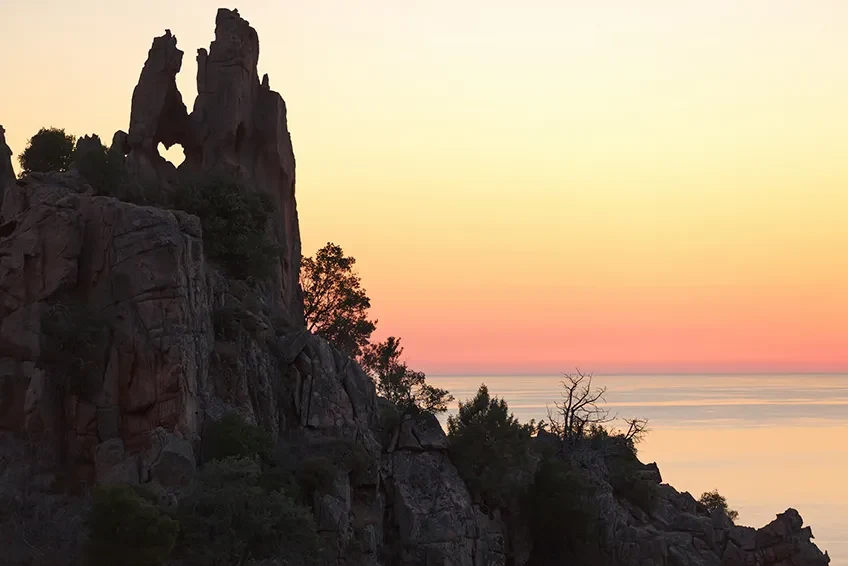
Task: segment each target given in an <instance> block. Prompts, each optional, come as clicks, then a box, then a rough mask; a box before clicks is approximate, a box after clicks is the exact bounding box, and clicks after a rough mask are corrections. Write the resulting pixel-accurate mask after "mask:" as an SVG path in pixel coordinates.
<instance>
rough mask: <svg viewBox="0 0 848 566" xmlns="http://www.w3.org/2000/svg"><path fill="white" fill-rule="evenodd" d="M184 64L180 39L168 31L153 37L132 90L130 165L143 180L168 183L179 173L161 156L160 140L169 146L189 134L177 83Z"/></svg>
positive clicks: (184, 108)
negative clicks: (145, 59)
mask: <svg viewBox="0 0 848 566" xmlns="http://www.w3.org/2000/svg"><path fill="white" fill-rule="evenodd" d="M182 63H183V52H182V51H180V50H179V49H177V38H176V37H175V36H173V35H171V30H166V31H165V35H163V36H162V37H157V38H156V39H154V40H153V46H152V47H151V48H150V51H149V53H148V55H147V61H146V62H145V63H144V68H143V69H142V71H141V77H139V80H138V85H136V87H135V90H133V97H132V111H131V115H130V130H129V135H128V136H127V140H126V146H127V147H126V149H127V168H128V169H129V171H130V173H132V174H134V175H135V176H136V177H137V178H139V179H140V180H142V181H144V182H148V183H160V184H168V183H169V182H171V181H173V180H174V179H175V176H176V169H175V168H174V166H173V165H172V164H171V163H170V162H168V161H167V160H165V158H163V157H162V156H161V155H159V150H158V147H159V144H160V143H162V144H163V145H164V146H165V147H166V148H167V147H171V146H172V145H174V144H175V143H183V142H184V141H185V139H186V136H187V134H188V115H187V113H186V107H185V104H183V97H182V95H181V94H180V91H179V90H178V89H177V82H176V76H177V73H179V72H180V67H182Z"/></svg>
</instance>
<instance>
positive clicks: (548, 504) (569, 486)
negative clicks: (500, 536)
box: [526, 458, 602, 566]
mask: <svg viewBox="0 0 848 566" xmlns="http://www.w3.org/2000/svg"><path fill="white" fill-rule="evenodd" d="M591 494H592V489H591V487H590V486H589V485H588V484H587V483H586V482H585V481H584V479H583V478H582V477H581V475H580V474H579V473H577V472H575V471H574V470H572V469H571V467H570V466H569V464H568V463H567V462H564V461H562V460H559V459H557V458H545V459H544V460H542V462H541V463H540V465H539V468H538V470H537V472H536V477H535V480H534V482H533V485H532V487H531V488H530V491H529V493H528V496H527V499H526V514H527V516H528V517H529V518H530V529H531V532H532V534H533V555H532V557H531V561H530V562H531V564H533V565H534V566H547V565H550V566H554V565H557V566H558V565H559V564H563V563H566V564H569V563H574V564H600V563H602V561H601V560H600V556H601V551H600V534H599V532H598V518H597V516H596V514H595V512H594V510H593V509H592V507H591V505H589V501H590V499H589V498H590V497H591ZM568 559H571V561H572V562H569V561H568Z"/></svg>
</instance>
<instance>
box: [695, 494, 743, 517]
mask: <svg viewBox="0 0 848 566" xmlns="http://www.w3.org/2000/svg"><path fill="white" fill-rule="evenodd" d="M698 501H699V502H700V503H701V504H703V505H704V506H705V507H706V508H707V509H708V510H709V511H710V512H712V511H715V510H720V511H722V512H724V514H725V515H727V518H728V519H730V521H731V522H734V523H735V522H736V519H738V518H739V512H738V511H736V510H735V509H731V508H730V507H729V506H728V505H727V499H726V498H725V497H724V496H723V495H721V494H720V493H719V492H718V490H717V489H714V490H712V491H705V492H704V493H702V494H701V497H700V499H698Z"/></svg>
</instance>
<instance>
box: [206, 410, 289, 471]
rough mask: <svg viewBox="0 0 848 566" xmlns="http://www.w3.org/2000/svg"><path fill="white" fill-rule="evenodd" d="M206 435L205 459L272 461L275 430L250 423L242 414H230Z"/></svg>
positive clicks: (212, 426)
mask: <svg viewBox="0 0 848 566" xmlns="http://www.w3.org/2000/svg"><path fill="white" fill-rule="evenodd" d="M204 436H205V439H204V440H205V443H204V444H205V446H204V459H205V460H207V461H208V460H223V459H225V458H231V457H238V458H255V457H259V458H261V459H262V460H263V461H265V462H270V461H271V458H272V456H273V450H274V440H273V438H272V437H271V433H269V432H268V431H267V430H265V429H264V428H262V427H259V426H256V425H252V424H250V423H248V422H247V421H245V420H244V418H242V416H241V415H239V414H238V413H230V414H228V415H226V416H224V417H223V418H222V419H221V420H219V421H217V422H214V423H212V424H211V425H210V426H209V430H208V431H207V433H206V434H205V435H204Z"/></svg>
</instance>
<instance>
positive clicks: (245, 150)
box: [112, 8, 303, 326]
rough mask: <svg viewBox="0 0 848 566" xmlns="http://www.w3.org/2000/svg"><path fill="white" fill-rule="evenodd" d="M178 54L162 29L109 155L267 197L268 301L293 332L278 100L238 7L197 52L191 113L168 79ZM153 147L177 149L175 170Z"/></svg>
mask: <svg viewBox="0 0 848 566" xmlns="http://www.w3.org/2000/svg"><path fill="white" fill-rule="evenodd" d="M182 56H183V52H182V51H180V50H179V49H178V48H177V38H176V37H174V36H173V35H172V34H171V32H170V30H166V31H165V35H163V36H162V37H157V38H156V39H154V40H153V46H152V47H151V49H150V52H149V54H148V58H147V62H146V63H145V64H144V69H143V70H142V72H141V77H140V78H139V83H138V85H137V86H136V88H135V91H134V92H133V99H132V116H131V119H130V129H129V134H128V135H127V136H126V139H125V138H124V135H123V134H122V133H121V132H118V133H117V134H116V136H115V138H114V140H113V143H112V147H113V150H118V151H121V152H122V153H126V154H127V166H128V169H129V170H130V172H131V173H134V174H135V175H136V176H138V177H143V178H144V179H145V180H148V181H149V180H151V179H153V180H156V181H158V182H159V183H160V184H164V185H167V184H169V183H170V182H171V181H172V180H173V179H177V178H180V177H187V178H198V177H203V176H215V177H220V176H226V177H231V178H237V179H239V180H241V181H242V183H243V184H244V186H245V187H246V188H247V190H256V191H262V192H264V193H267V194H268V195H269V196H270V197H271V199H272V201H273V202H274V203H275V205H276V207H277V210H278V216H277V219H276V221H275V222H274V225H273V232H274V236H275V240H276V243H277V244H278V245H279V246H280V248H281V249H282V254H281V261H280V270H279V274H278V276H277V277H276V278H275V279H276V281H275V285H274V286H275V287H276V290H275V295H276V297H274V300H275V302H278V303H280V306H282V307H283V312H284V313H285V314H286V315H287V317H286V318H287V319H288V321H289V323H290V324H291V326H302V324H303V304H302V300H301V297H300V291H299V285H298V274H299V272H300V258H301V251H300V229H299V226H298V218H297V203H296V202H295V194H294V191H295V158H294V151H293V149H292V143H291V136H290V135H289V131H288V125H287V121H286V103H285V102H284V101H283V99H282V97H281V96H280V95H279V94H278V93H276V92H274V91H273V90H271V88H270V82H269V79H268V76H267V75H265V76H263V77H262V81H261V82H260V79H259V75H258V72H257V63H258V61H259V36H258V35H257V33H256V30H255V29H253V28H252V27H251V26H250V24H249V23H248V22H247V21H246V20H244V19H243V18H242V17H241V16H240V15H239V13H238V11H237V10H227V9H224V8H222V9H220V10H218V13H217V16H216V19H215V40H214V41H213V42H212V44H211V45H210V47H209V50H208V51H207V50H206V49H199V50H198V52H197V93H198V94H197V99H196V100H195V103H194V109H193V111H192V113H191V115H190V116H187V115H186V109H185V105H184V104H183V101H182V96H181V95H180V93H179V91H178V90H177V86H176V80H175V77H176V75H177V73H178V72H179V70H180V67H181V65H182ZM160 142H161V143H163V144H164V145H165V146H166V147H167V146H170V145H171V144H175V143H178V144H181V145H182V146H183V150H184V152H185V161H184V162H183V164H182V165H180V167H179V170H175V169H174V168H173V166H171V164H170V163H168V162H167V161H166V160H165V159H164V158H162V157H161V156H160V155H159V152H158V150H157V146H158V144H159V143H160Z"/></svg>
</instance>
